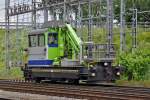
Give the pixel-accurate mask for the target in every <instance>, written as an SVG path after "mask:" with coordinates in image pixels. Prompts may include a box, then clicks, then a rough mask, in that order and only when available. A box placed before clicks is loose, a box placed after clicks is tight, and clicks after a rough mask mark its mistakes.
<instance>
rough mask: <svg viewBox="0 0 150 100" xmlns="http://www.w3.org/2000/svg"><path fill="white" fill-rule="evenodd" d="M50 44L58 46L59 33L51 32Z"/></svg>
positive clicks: (49, 36) (49, 35)
mask: <svg viewBox="0 0 150 100" xmlns="http://www.w3.org/2000/svg"><path fill="white" fill-rule="evenodd" d="M48 45H49V46H58V34H57V33H49V34H48Z"/></svg>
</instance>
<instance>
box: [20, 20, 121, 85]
mask: <svg viewBox="0 0 150 100" xmlns="http://www.w3.org/2000/svg"><path fill="white" fill-rule="evenodd" d="M56 23H57V24H55V25H54V24H53V25H51V24H50V25H48V26H46V27H44V28H42V29H36V30H32V31H31V32H29V34H28V42H29V45H28V48H27V49H26V50H25V51H26V53H27V55H28V58H27V62H26V63H25V66H24V68H23V71H24V77H25V79H26V80H35V81H36V82H40V81H42V80H51V81H63V82H73V83H79V81H81V82H86V83H90V82H92V83H97V82H106V81H107V82H111V81H114V80H115V79H116V76H117V75H119V71H116V68H114V67H113V66H112V63H113V61H114V58H115V50H114V45H113V44H111V45H110V44H95V43H94V42H93V41H90V42H84V41H82V40H81V39H80V37H79V36H78V35H77V33H76V31H75V29H74V28H73V27H72V26H71V25H70V24H67V23H66V24H64V23H60V22H56Z"/></svg>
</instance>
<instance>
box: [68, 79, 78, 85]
mask: <svg viewBox="0 0 150 100" xmlns="http://www.w3.org/2000/svg"><path fill="white" fill-rule="evenodd" d="M68 83H70V84H79V79H70V80H68Z"/></svg>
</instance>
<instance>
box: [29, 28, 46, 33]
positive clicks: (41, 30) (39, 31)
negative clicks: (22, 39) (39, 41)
mask: <svg viewBox="0 0 150 100" xmlns="http://www.w3.org/2000/svg"><path fill="white" fill-rule="evenodd" d="M47 30H48V29H47V28H45V29H36V30H32V31H31V32H29V35H34V34H42V33H44V32H46V31H47Z"/></svg>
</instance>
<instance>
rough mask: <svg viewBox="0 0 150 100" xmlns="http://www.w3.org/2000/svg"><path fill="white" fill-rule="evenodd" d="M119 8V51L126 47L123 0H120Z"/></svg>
mask: <svg viewBox="0 0 150 100" xmlns="http://www.w3.org/2000/svg"><path fill="white" fill-rule="evenodd" d="M120 5H121V10H120V51H121V52H122V51H124V50H125V48H126V33H125V0H121V4H120Z"/></svg>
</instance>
